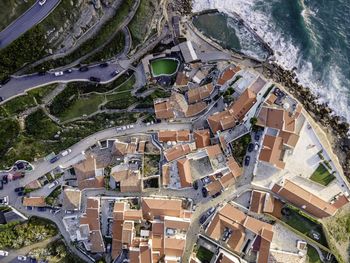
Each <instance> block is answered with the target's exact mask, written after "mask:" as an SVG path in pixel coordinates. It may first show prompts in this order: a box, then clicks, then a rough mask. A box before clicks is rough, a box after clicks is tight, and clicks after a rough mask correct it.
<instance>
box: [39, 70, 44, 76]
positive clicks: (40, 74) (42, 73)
mask: <svg viewBox="0 0 350 263" xmlns="http://www.w3.org/2000/svg"><path fill="white" fill-rule="evenodd" d="M38 75H39V76H44V75H46V71H39V72H38Z"/></svg>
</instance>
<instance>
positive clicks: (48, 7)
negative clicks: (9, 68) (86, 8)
mask: <svg viewBox="0 0 350 263" xmlns="http://www.w3.org/2000/svg"><path fill="white" fill-rule="evenodd" d="M60 1H61V0H47V1H46V3H45V4H44V5H42V6H41V5H39V1H36V2H35V4H34V5H32V7H31V8H29V9H28V10H27V11H26V12H25V13H24V14H22V15H21V16H20V17H19V18H17V19H16V20H15V21H14V22H12V23H11V24H10V25H9V26H8V27H6V28H5V29H4V30H3V31H1V32H0V49H2V48H5V47H6V46H8V45H9V44H11V43H12V42H13V41H15V40H16V39H17V38H19V37H20V36H21V35H22V34H24V33H25V32H27V31H28V30H29V29H31V28H32V27H33V26H35V25H36V24H38V23H40V22H41V21H42V20H43V19H44V18H45V17H47V16H48V15H49V14H50V13H51V12H52V11H53V10H54V9H55V8H56V6H57V5H58V4H59V3H60Z"/></svg>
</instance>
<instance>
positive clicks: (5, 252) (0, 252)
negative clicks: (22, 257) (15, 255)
mask: <svg viewBox="0 0 350 263" xmlns="http://www.w3.org/2000/svg"><path fill="white" fill-rule="evenodd" d="M8 255H9V252H7V251H5V250H0V256H3V257H7V256H8Z"/></svg>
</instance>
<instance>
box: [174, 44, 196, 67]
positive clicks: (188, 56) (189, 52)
mask: <svg viewBox="0 0 350 263" xmlns="http://www.w3.org/2000/svg"><path fill="white" fill-rule="evenodd" d="M179 48H180V51H181V54H182V56H183V58H184V61H185V63H192V62H197V61H199V58H198V56H197V53H196V51H195V49H194V46H193V43H192V42H191V41H186V42H182V43H180V44H179Z"/></svg>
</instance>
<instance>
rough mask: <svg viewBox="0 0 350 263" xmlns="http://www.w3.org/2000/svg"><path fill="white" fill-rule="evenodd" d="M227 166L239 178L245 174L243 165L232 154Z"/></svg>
mask: <svg viewBox="0 0 350 263" xmlns="http://www.w3.org/2000/svg"><path fill="white" fill-rule="evenodd" d="M227 166H228V168H229V169H230V172H231V173H232V174H233V176H234V177H235V178H236V179H237V178H238V177H240V176H241V175H242V174H243V169H242V167H240V166H239V164H238V163H237V162H236V160H235V159H234V158H233V157H232V156H230V157H229V158H228V160H227Z"/></svg>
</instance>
